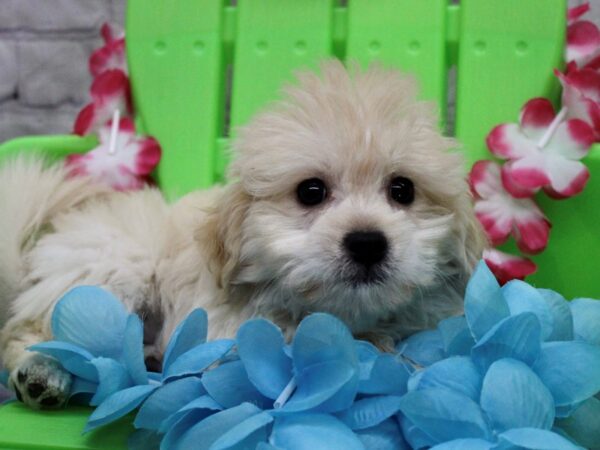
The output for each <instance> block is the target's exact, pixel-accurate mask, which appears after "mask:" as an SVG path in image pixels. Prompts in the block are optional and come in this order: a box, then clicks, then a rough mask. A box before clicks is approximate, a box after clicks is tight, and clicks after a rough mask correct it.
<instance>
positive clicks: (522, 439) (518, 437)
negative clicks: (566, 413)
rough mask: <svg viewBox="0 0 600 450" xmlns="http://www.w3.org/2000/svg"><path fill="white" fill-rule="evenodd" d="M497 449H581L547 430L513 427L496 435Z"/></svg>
mask: <svg viewBox="0 0 600 450" xmlns="http://www.w3.org/2000/svg"><path fill="white" fill-rule="evenodd" d="M498 440H499V441H500V443H499V445H497V446H496V447H495V448H496V449H498V450H509V449H510V450H513V449H514V450H520V449H531V450H581V448H580V447H577V446H576V445H574V444H572V443H571V442H569V441H568V440H566V439H565V438H563V437H561V436H559V435H558V434H556V433H553V432H552V431H548V430H538V429H536V428H515V429H512V430H508V431H506V432H504V433H502V434H500V435H498Z"/></svg>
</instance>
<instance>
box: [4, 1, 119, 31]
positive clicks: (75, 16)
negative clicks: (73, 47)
mask: <svg viewBox="0 0 600 450" xmlns="http://www.w3.org/2000/svg"><path fill="white" fill-rule="evenodd" d="M111 1H112V0H0V2H1V6H0V7H1V8H2V11H1V12H0V29H3V30H24V31H31V30H38V31H56V30H73V29H79V30H92V29H96V28H98V27H99V26H100V25H102V23H104V22H107V21H110V20H111V12H112V3H111Z"/></svg>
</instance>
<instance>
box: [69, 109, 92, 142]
mask: <svg viewBox="0 0 600 450" xmlns="http://www.w3.org/2000/svg"><path fill="white" fill-rule="evenodd" d="M95 118H96V111H95V107H94V104H93V103H90V104H89V105H86V106H85V107H84V108H83V109H82V110H81V111H79V114H78V115H77V118H76V119H75V124H74V125H73V133H75V134H78V135H79V136H84V135H86V134H88V132H89V130H90V129H91V127H92V124H93V123H94V122H95Z"/></svg>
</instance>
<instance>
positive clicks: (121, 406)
mask: <svg viewBox="0 0 600 450" xmlns="http://www.w3.org/2000/svg"><path fill="white" fill-rule="evenodd" d="M156 388H157V386H150V385H148V384H147V385H143V386H133V387H130V388H129V389H125V390H123V391H119V392H115V393H114V394H113V395H111V396H110V397H108V398H107V399H106V400H104V402H102V404H101V405H100V406H98V408H96V409H95V410H94V412H93V413H92V415H91V416H90V418H89V419H88V422H87V425H86V427H85V430H84V433H87V432H88V431H90V430H93V429H94V428H98V427H99V426H102V425H105V424H107V423H110V422H114V421H115V420H117V419H119V418H121V417H123V416H124V415H126V414H127V413H129V412H131V411H133V410H134V409H135V408H137V407H138V406H139V405H140V403H142V402H143V401H144V400H145V399H146V398H147V397H148V396H149V395H150V394H151V393H152V392H153V391H154V390H155V389H156Z"/></svg>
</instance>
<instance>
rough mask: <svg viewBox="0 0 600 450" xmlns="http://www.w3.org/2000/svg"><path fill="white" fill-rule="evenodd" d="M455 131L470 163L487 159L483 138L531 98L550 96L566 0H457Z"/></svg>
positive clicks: (554, 93) (559, 61) (561, 45)
mask: <svg viewBox="0 0 600 450" xmlns="http://www.w3.org/2000/svg"><path fill="white" fill-rule="evenodd" d="M460 9H461V16H460V41H459V55H458V85H457V103H456V135H457V136H458V138H459V139H460V140H461V141H462V143H463V144H464V145H465V147H466V149H467V152H468V157H469V159H470V161H471V162H473V161H475V160H478V159H485V158H489V154H488V153H487V150H486V148H485V137H486V135H487V133H488V132H489V131H490V130H491V128H492V127H493V126H494V125H497V124H499V123H502V122H507V121H516V119H517V117H518V114H519V110H520V109H521V107H522V106H523V104H524V103H525V102H526V101H527V100H529V99H530V98H533V97H550V98H553V99H556V98H557V96H558V93H559V85H558V83H557V81H556V79H555V77H554V75H553V74H552V70H553V69H554V68H555V67H560V66H561V65H562V64H563V63H562V60H563V49H564V42H565V29H566V23H565V21H566V0H528V1H523V0H502V1H494V0H490V1H482V0H462V1H461V3H460Z"/></svg>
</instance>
